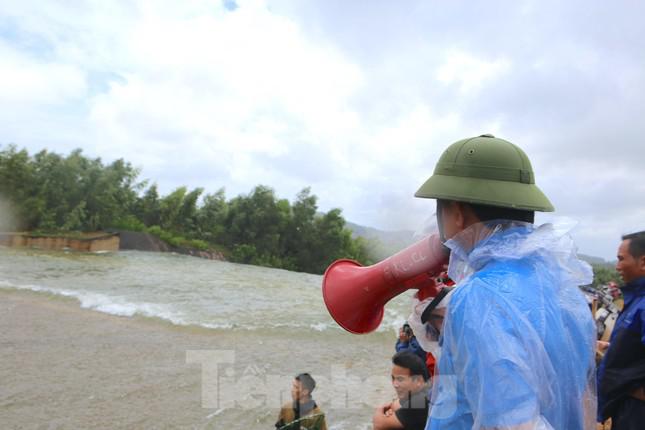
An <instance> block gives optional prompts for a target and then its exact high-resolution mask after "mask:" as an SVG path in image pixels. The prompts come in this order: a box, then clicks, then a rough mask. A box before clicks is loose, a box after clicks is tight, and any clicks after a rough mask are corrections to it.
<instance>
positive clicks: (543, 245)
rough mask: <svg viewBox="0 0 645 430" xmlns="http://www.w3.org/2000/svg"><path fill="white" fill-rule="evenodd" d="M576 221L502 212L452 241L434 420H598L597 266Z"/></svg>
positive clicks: (571, 424) (576, 424)
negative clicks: (532, 220)
mask: <svg viewBox="0 0 645 430" xmlns="http://www.w3.org/2000/svg"><path fill="white" fill-rule="evenodd" d="M568 231H569V228H568V227H567V226H556V227H554V226H553V225H551V224H546V225H543V226H541V227H539V228H537V227H535V226H533V225H531V224H525V223H517V222H510V221H496V222H492V223H491V222H489V223H485V224H484V223H479V224H476V225H473V226H470V227H469V228H468V229H466V230H465V231H463V232H461V233H460V234H459V235H457V236H455V237H454V238H453V239H451V240H449V241H448V242H447V243H446V246H448V247H449V248H450V249H451V257H450V265H449V276H450V277H451V278H452V279H453V280H455V281H456V282H457V285H458V286H457V288H456V289H455V291H454V292H453V295H452V298H451V301H450V305H449V307H448V312H447V316H446V320H445V322H444V330H443V338H442V340H441V343H442V355H441V359H440V361H439V371H438V373H439V376H438V378H437V382H436V383H435V385H434V389H433V399H432V403H433V404H432V411H431V414H430V416H429V418H428V423H427V425H426V429H430V430H434V429H451V430H461V429H464V430H465V429H487V428H494V429H519V428H521V429H522V430H528V429H558V430H579V429H580V430H581V429H586V428H590V429H591V428H594V425H595V406H596V400H595V383H594V347H595V324H594V322H593V319H592V316H591V312H590V310H589V307H588V305H587V302H586V300H585V298H584V296H583V294H582V292H581V291H580V290H579V289H578V285H584V284H589V283H591V280H592V272H591V267H590V266H589V265H588V264H587V263H584V262H582V261H580V260H578V258H577V257H576V252H575V246H574V244H573V241H572V240H571V238H570V236H569V235H568Z"/></svg>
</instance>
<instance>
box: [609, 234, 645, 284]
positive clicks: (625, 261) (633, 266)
mask: <svg viewBox="0 0 645 430" xmlns="http://www.w3.org/2000/svg"><path fill="white" fill-rule="evenodd" d="M630 241H631V240H630V239H627V240H623V241H622V242H621V244H620V246H619V247H618V255H617V257H618V262H617V263H616V271H617V272H618V273H619V274H620V277H621V278H623V281H624V282H625V283H629V282H631V281H633V280H634V279H638V278H640V277H641V276H645V256H641V257H640V258H634V256H633V255H632V254H630V253H629V242H630Z"/></svg>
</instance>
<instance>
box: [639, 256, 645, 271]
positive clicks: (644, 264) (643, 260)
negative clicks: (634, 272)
mask: <svg viewBox="0 0 645 430" xmlns="http://www.w3.org/2000/svg"><path fill="white" fill-rule="evenodd" d="M638 267H639V268H640V269H641V271H642V272H645V254H644V255H641V256H640V257H638Z"/></svg>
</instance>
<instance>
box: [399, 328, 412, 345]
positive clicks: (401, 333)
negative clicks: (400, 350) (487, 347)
mask: <svg viewBox="0 0 645 430" xmlns="http://www.w3.org/2000/svg"><path fill="white" fill-rule="evenodd" d="M399 340H400V341H401V342H410V336H408V335H407V334H406V333H405V331H404V330H403V328H400V329H399Z"/></svg>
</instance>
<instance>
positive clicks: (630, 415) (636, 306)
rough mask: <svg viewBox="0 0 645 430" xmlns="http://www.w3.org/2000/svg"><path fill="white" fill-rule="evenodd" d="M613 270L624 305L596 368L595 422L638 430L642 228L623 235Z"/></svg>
mask: <svg viewBox="0 0 645 430" xmlns="http://www.w3.org/2000/svg"><path fill="white" fill-rule="evenodd" d="M616 270H617V271H618V273H619V274H620V276H621V277H622V278H623V281H624V283H625V284H624V285H623V286H622V287H621V290H622V292H623V298H624V300H625V306H624V307H623V310H622V311H621V313H620V315H619V316H618V319H617V320H616V324H615V325H614V330H613V332H612V334H611V338H610V344H609V349H608V350H607V353H606V354H605V357H604V358H603V361H602V362H601V363H600V367H599V369H598V394H599V395H598V421H599V422H604V421H605V420H606V419H608V418H612V427H611V428H612V430H632V429H633V430H637V429H642V428H645V231H641V232H639V233H633V234H628V235H626V236H623V241H622V242H621V244H620V247H619V248H618V262H617V263H616Z"/></svg>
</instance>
